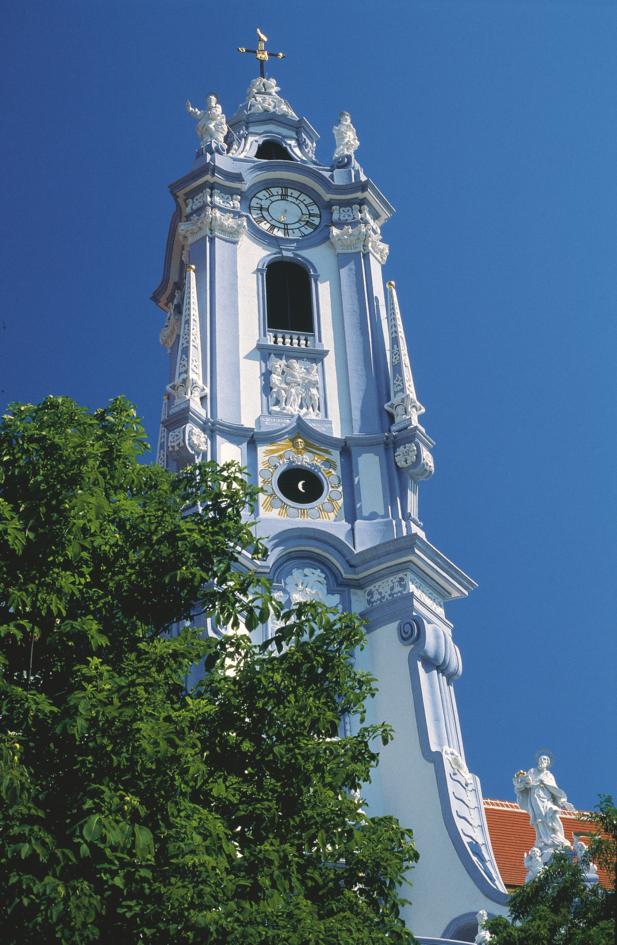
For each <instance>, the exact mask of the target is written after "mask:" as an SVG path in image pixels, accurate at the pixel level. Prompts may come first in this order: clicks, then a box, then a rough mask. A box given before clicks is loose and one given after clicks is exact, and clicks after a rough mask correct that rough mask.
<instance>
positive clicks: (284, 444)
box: [259, 436, 343, 522]
mask: <svg viewBox="0 0 617 945" xmlns="http://www.w3.org/2000/svg"><path fill="white" fill-rule="evenodd" d="M286 466H289V467H292V466H293V467H298V466H303V467H305V468H306V469H307V470H310V471H312V472H314V473H316V474H317V475H318V476H319V478H320V479H322V481H323V482H325V484H326V489H325V490H324V493H323V496H322V497H321V499H320V501H319V502H317V503H315V504H314V505H312V506H311V507H310V508H297V507H296V506H294V505H293V504H292V503H290V502H288V501H287V500H286V499H285V497H284V496H283V495H282V493H281V492H280V490H278V489H277V487H276V484H275V480H276V478H277V475H278V474H279V471H281V470H282V469H284V468H285V467H286ZM259 485H260V487H261V492H262V497H261V499H260V502H261V508H262V510H263V511H264V512H270V513H275V514H276V515H278V516H280V517H281V518H298V519H312V520H314V521H320V520H321V521H329V522H332V521H336V520H338V519H340V517H341V509H342V505H343V483H342V479H341V471H340V468H339V458H338V456H337V454H336V453H334V452H333V451H332V450H328V449H325V447H321V446H317V445H316V444H315V443H310V442H309V441H308V440H305V439H304V437H301V436H296V437H294V439H293V440H290V439H285V440H281V441H279V442H278V443H273V444H272V446H268V447H266V449H265V450H264V451H263V453H262V454H261V457H260V463H259Z"/></svg>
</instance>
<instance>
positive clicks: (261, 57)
mask: <svg viewBox="0 0 617 945" xmlns="http://www.w3.org/2000/svg"><path fill="white" fill-rule="evenodd" d="M267 42H268V37H267V36H265V35H264V34H263V33H262V32H261V30H260V29H259V27H257V49H246V48H245V47H244V46H238V52H241V53H253V54H254V56H255V59H256V60H257V61H258V63H259V75H260V76H261V78H262V79H264V78H265V76H266V68H265V67H266V63H267V61H268V59H284V58H285V53H283V52H268V50H267V49H266V43H267Z"/></svg>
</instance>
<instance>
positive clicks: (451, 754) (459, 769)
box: [443, 745, 473, 790]
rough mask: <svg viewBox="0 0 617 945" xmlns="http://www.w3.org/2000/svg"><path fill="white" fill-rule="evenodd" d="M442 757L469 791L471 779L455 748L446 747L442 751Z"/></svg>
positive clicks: (471, 784)
mask: <svg viewBox="0 0 617 945" xmlns="http://www.w3.org/2000/svg"><path fill="white" fill-rule="evenodd" d="M443 756H444V758H445V759H446V760H447V762H448V764H449V765H450V768H451V769H452V771H455V772H456V773H457V774H459V775H460V776H461V778H462V779H463V781H464V783H465V786H466V788H467V789H468V790H471V788H472V786H473V778H472V777H471V774H470V773H469V768H468V767H467V765H466V764H465V762H464V761H463V759H462V758H461V756H460V755H459V753H458V751H456V749H455V748H450V746H449V745H446V746H445V748H444V749H443Z"/></svg>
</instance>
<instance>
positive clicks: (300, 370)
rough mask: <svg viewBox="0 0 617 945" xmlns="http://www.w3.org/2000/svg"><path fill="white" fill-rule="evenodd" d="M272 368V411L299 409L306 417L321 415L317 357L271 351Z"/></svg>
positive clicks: (292, 411)
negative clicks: (312, 358)
mask: <svg viewBox="0 0 617 945" xmlns="http://www.w3.org/2000/svg"><path fill="white" fill-rule="evenodd" d="M268 368H269V370H270V412H271V413H291V414H294V413H299V414H300V415H301V416H303V417H318V416H319V415H320V410H319V373H318V370H317V364H316V363H315V362H314V361H309V360H308V359H307V358H285V357H277V355H275V354H271V355H270V357H269V359H268Z"/></svg>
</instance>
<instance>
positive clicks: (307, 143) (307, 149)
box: [298, 129, 317, 161]
mask: <svg viewBox="0 0 617 945" xmlns="http://www.w3.org/2000/svg"><path fill="white" fill-rule="evenodd" d="M298 144H299V145H300V148H301V150H302V152H303V154H304V155H305V156H306V157H307V158H308V159H309V160H310V161H314V160H315V149H316V147H317V145H316V143H315V142H314V141H313V140H312V139H311V138H309V136H308V135H307V134H306V133H305V132H304V131H302V129H300V131H299V132H298Z"/></svg>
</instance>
